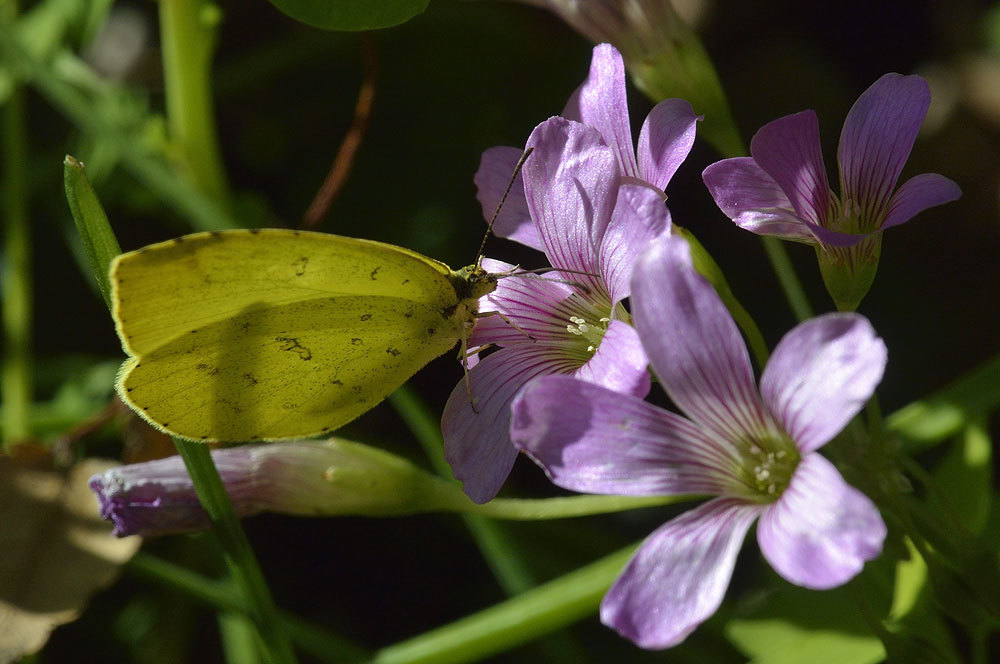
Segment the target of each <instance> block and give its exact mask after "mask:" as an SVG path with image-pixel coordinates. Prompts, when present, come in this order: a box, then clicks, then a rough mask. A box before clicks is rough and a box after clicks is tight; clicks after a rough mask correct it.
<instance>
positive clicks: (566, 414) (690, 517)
mask: <svg viewBox="0 0 1000 664" xmlns="http://www.w3.org/2000/svg"><path fill="white" fill-rule="evenodd" d="M631 302H632V305H633V311H634V317H635V325H636V329H637V330H638V332H639V336H640V338H641V339H642V342H643V345H644V346H645V348H646V352H647V354H648V356H649V360H650V365H651V366H652V368H653V370H654V373H655V374H656V376H657V377H658V378H659V380H660V382H661V384H662V385H663V387H664V389H665V390H666V392H667V394H668V395H669V396H670V398H671V399H672V400H673V402H674V403H675V404H676V405H677V407H678V408H679V409H680V410H681V411H683V412H684V413H685V414H686V415H687V417H682V416H680V415H676V414H674V413H671V412H668V411H665V410H663V409H661V408H657V407H655V406H652V405H650V404H648V403H646V402H645V401H643V400H641V399H639V398H637V397H635V396H632V395H627V394H619V393H616V392H612V391H610V390H607V389H605V388H602V387H600V386H598V385H593V384H589V383H585V382H582V381H579V380H576V379H574V378H572V377H569V376H548V377H544V378H540V379H537V380H535V381H533V382H531V383H530V384H529V385H528V386H527V387H526V388H525V389H524V390H523V391H522V392H521V394H520V396H519V397H518V398H517V400H516V401H515V402H514V406H513V411H514V421H513V424H512V426H511V436H512V437H513V439H514V442H515V444H517V445H518V446H519V447H520V448H521V449H523V450H524V451H525V452H527V453H528V454H529V455H530V456H531V457H532V458H533V459H534V460H535V461H536V462H537V463H538V464H539V465H540V466H542V467H543V468H544V469H545V472H546V473H547V474H548V475H549V477H550V478H551V479H552V481H553V482H555V483H556V484H558V485H559V486H561V487H564V488H567V489H572V490H575V491H585V492H591V493H604V494H618V495H663V494H668V495H671V494H672V495H684V494H708V495H712V496H715V498H713V499H711V500H709V501H707V502H705V503H703V504H701V505H699V506H698V507H696V508H694V509H692V510H690V511H688V512H686V513H684V514H682V515H680V516H679V517H677V518H675V519H673V520H672V521H670V522H668V523H666V524H665V525H663V526H662V527H660V528H659V529H658V530H657V531H655V532H654V533H653V534H652V535H650V536H649V537H648V538H647V539H646V541H645V542H643V544H642V545H641V547H640V548H639V550H638V551H637V552H636V554H635V556H633V558H632V559H631V560H630V561H629V563H628V565H627V566H626V567H625V569H624V570H623V571H622V573H621V575H620V576H619V577H618V579H617V581H615V583H614V585H613V586H612V587H611V589H610V590H609V591H608V593H607V594H606V595H605V597H604V601H603V603H602V605H601V620H602V621H603V622H604V623H605V624H606V625H609V626H611V627H613V628H615V629H616V630H618V631H619V632H620V633H621V634H622V635H624V636H626V637H628V638H630V639H632V640H633V641H635V642H636V643H637V644H639V645H640V646H643V647H646V648H666V647H670V646H673V645H676V644H678V643H680V642H681V641H683V640H684V638H685V637H686V636H687V635H688V634H690V633H691V632H692V631H693V630H694V629H695V628H696V627H697V626H698V625H699V624H700V623H701V622H702V621H704V620H705V619H706V618H708V617H709V616H710V615H711V614H712V613H714V612H715V610H716V609H717V608H718V606H719V604H720V603H721V601H722V597H723V594H724V593H725V590H726V586H727V585H728V584H729V579H730V577H731V576H732V572H733V566H734V564H735V562H736V555H737V553H738V552H739V549H740V546H741V544H742V542H743V539H744V537H745V535H746V533H747V531H748V529H749V528H750V526H751V524H752V523H753V522H754V521H755V520H757V519H759V520H760V522H759V525H758V527H757V540H758V543H759V544H760V549H761V552H762V553H763V554H764V557H765V558H766V559H767V560H768V561H769V562H770V563H771V566H772V567H773V568H774V569H775V571H777V572H778V573H779V574H780V575H781V576H783V577H784V578H785V579H787V580H789V581H791V582H792V583H795V584H798V585H800V586H805V587H807V588H814V589H824V588H831V587H834V586H838V585H840V584H842V583H845V582H846V581H848V580H849V579H851V578H852V577H853V576H854V575H856V574H857V573H858V572H859V571H860V570H861V568H862V566H863V564H864V562H865V561H867V560H871V559H873V558H875V557H876V556H877V555H879V553H880V552H881V548H882V542H883V540H884V539H885V534H886V528H885V524H884V523H883V521H882V518H881V516H880V515H879V512H878V509H877V508H876V507H875V505H874V504H873V503H872V502H871V500H869V499H868V498H867V497H866V496H865V495H864V494H863V493H861V492H860V491H858V490H857V489H854V488H853V487H851V486H849V485H848V484H846V483H845V482H844V480H843V478H842V477H841V475H840V473H839V472H837V470H836V469H835V468H834V467H833V465H832V464H831V463H830V462H829V461H827V460H826V459H825V458H824V457H823V456H821V455H820V454H819V453H818V452H817V450H818V449H819V448H820V447H822V446H823V445H825V444H826V443H827V442H829V441H830V439H831V438H833V437H834V436H835V435H836V434H837V433H838V432H839V431H840V430H841V429H842V428H843V427H844V425H846V424H847V422H848V421H849V420H850V419H851V418H852V417H853V416H854V415H855V414H856V413H857V412H858V410H859V409H860V408H861V407H862V405H863V404H864V403H865V402H866V401H867V400H868V398H869V397H870V396H871V395H872V393H873V391H874V389H875V386H876V385H877V384H878V382H879V380H880V379H881V377H882V373H883V370H884V368H885V362H886V348H885V344H884V343H883V342H882V340H881V339H879V338H878V337H877V336H876V335H875V332H874V330H873V329H872V327H871V325H870V324H869V322H868V321H867V320H866V319H865V318H863V317H862V316H859V315H856V314H829V315H826V316H822V317H820V318H815V319H812V320H810V321H807V322H804V323H802V324H800V325H799V326H798V327H796V328H795V329H793V330H792V331H791V332H789V333H788V334H787V335H785V337H784V339H782V340H781V343H779V344H778V346H777V348H776V349H775V351H774V354H773V356H772V357H771V360H770V362H769V363H768V365H767V367H766V368H765V369H764V372H763V375H762V377H761V380H760V389H759V390H758V388H757V387H756V386H755V385H754V381H753V372H752V370H751V368H750V361H749V357H748V355H747V351H746V346H745V345H744V344H743V341H742V339H741V337H740V334H739V331H738V330H737V328H736V325H735V323H734V322H733V319H732V318H731V317H730V315H729V313H728V312H727V311H726V309H725V307H724V306H723V304H722V302H721V300H720V299H719V297H718V296H717V295H716V294H715V291H714V290H713V289H712V287H711V286H710V285H709V284H708V282H706V281H705V280H704V279H703V278H702V277H701V276H699V275H698V274H697V273H696V272H695V271H694V269H693V268H692V266H691V258H690V254H689V250H688V247H687V244H686V243H685V242H684V241H683V240H682V239H681V238H677V237H666V238H661V239H658V240H656V241H654V242H653V244H652V245H651V246H650V247H649V248H648V249H647V250H646V251H644V252H643V254H642V255H641V256H640V257H639V260H638V262H637V263H636V266H635V270H634V274H633V276H632V299H631Z"/></svg>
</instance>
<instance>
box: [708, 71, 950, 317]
mask: <svg viewBox="0 0 1000 664" xmlns="http://www.w3.org/2000/svg"><path fill="white" fill-rule="evenodd" d="M930 101H931V97H930V91H929V89H928V87H927V83H926V82H925V81H924V80H923V79H922V78H920V77H919V76H903V75H901V74H886V75H885V76H883V77H882V78H880V79H879V80H877V81H875V83H873V84H872V86H871V87H870V88H868V89H867V90H866V91H865V92H864V93H863V94H862V95H861V96H860V97H859V98H858V100H857V101H856V102H855V103H854V107H853V108H851V111H850V113H848V115H847V119H846V120H845V121H844V128H843V131H842V132H841V134H840V148H839V149H838V151H837V162H838V166H839V171H840V192H841V195H840V197H839V198H838V197H837V196H836V195H835V194H834V193H833V192H832V191H831V190H830V185H829V184H828V182H827V178H826V169H825V166H824V165H823V154H822V151H821V149H820V142H819V122H818V120H817V118H816V113H815V112H814V111H811V110H809V111H802V112H801V113H795V114H793V115H787V116H785V117H783V118H779V119H777V120H774V121H773V122H770V123H768V124H766V125H764V126H763V127H761V129H760V130H759V131H758V132H757V133H756V135H754V137H753V140H752V141H751V143H750V154H751V156H750V157H740V158H736V159H723V160H722V161H718V162H716V163H714V164H712V165H711V166H709V167H708V168H706V169H705V171H704V173H703V174H702V176H703V178H704V180H705V184H706V185H707V186H708V189H709V191H710V192H711V193H712V196H713V197H714V198H715V202H716V203H717V204H718V206H719V208H720V209H721V210H722V211H723V212H724V213H725V214H726V216H728V217H729V218H731V219H732V220H733V221H734V222H735V223H736V225H737V226H740V227H741V228H745V229H746V230H749V231H752V232H754V233H757V234H759V235H774V236H777V237H781V238H783V239H786V240H795V241H799V242H806V243H810V244H814V245H818V249H819V255H820V258H821V267H824V261H825V262H826V263H827V264H828V266H826V267H824V275H823V276H824V279H825V280H826V281H827V288H828V289H829V290H830V291H831V295H833V296H834V300H836V301H837V302H838V305H840V304H841V303H843V305H844V306H843V307H842V308H849V309H853V308H854V307H856V306H857V302H860V300H861V298H863V297H864V295H865V293H866V292H867V291H868V287H869V286H870V285H871V281H872V280H873V279H874V277H875V268H876V267H877V265H878V257H879V250H880V248H881V231H883V230H885V229H887V228H890V227H892V226H898V225H899V224H902V223H903V222H905V221H909V220H910V219H911V218H912V217H913V216H915V215H916V214H917V213H919V212H921V211H923V210H925V209H927V208H929V207H933V206H935V205H940V204H942V203H947V202H948V201H953V200H955V199H956V198H958V197H959V196H961V193H962V192H961V191H960V190H959V188H958V186H957V185H956V184H955V183H954V182H952V181H951V180H949V179H948V178H946V177H944V176H942V175H938V174H936V173H924V174H922V175H917V176H915V177H913V178H910V179H909V180H907V181H906V182H904V183H903V185H902V186H901V187H899V189H896V182H897V180H898V179H899V175H900V173H901V172H902V170H903V165H904V164H905V163H906V159H907V158H908V157H909V155H910V150H911V149H912V147H913V142H914V140H915V139H916V137H917V131H918V130H919V129H920V125H921V123H922V122H923V120H924V116H925V115H926V114H927V108H928V106H929V105H930ZM838 272H844V273H845V274H838ZM831 279H832V280H834V282H835V283H833V284H831ZM852 301H853V302H852Z"/></svg>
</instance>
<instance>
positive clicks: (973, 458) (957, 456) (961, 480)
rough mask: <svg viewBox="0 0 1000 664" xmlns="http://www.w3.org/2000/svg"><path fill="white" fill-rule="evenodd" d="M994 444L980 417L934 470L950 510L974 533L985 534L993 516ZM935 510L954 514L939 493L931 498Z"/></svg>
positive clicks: (984, 422)
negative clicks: (941, 500) (987, 524)
mask: <svg viewBox="0 0 1000 664" xmlns="http://www.w3.org/2000/svg"><path fill="white" fill-rule="evenodd" d="M992 448H993V444H992V442H991V441H990V435H989V430H988V428H987V422H986V418H985V417H979V418H976V419H975V420H974V421H972V422H970V423H969V424H968V426H966V427H965V429H964V430H963V431H962V434H961V435H960V436H959V437H958V438H956V439H955V442H954V443H952V445H951V447H950V449H949V450H948V454H946V455H945V457H944V459H942V460H941V463H940V464H939V465H938V467H937V469H936V470H935V471H934V476H935V478H936V480H937V483H938V486H939V487H940V488H941V489H942V491H943V492H944V494H945V495H946V496H947V500H948V502H949V507H950V508H951V509H953V510H954V513H955V514H956V515H957V516H958V518H959V519H961V521H962V525H963V526H965V527H966V528H968V529H969V531H970V532H972V533H976V534H978V533H981V532H983V528H985V527H986V521H987V519H989V514H990V501H991V499H992V497H993V496H992V490H993V463H992V457H993V454H992ZM928 499H929V501H930V503H931V507H932V508H933V509H936V510H938V512H939V513H942V512H943V513H944V514H945V515H946V516H948V515H950V514H951V511H950V509H949V508H948V507H945V506H942V505H941V504H940V500H939V498H938V496H937V494H936V493H931V494H930V496H929V497H928ZM945 522H947V521H945Z"/></svg>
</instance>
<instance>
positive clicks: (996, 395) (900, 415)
mask: <svg viewBox="0 0 1000 664" xmlns="http://www.w3.org/2000/svg"><path fill="white" fill-rule="evenodd" d="M998 371H1000V355H994V356H993V357H991V358H990V359H988V360H986V361H985V362H983V363H982V364H981V365H979V366H978V367H976V368H975V369H973V370H972V371H970V372H969V373H967V374H966V375H964V376H962V377H961V378H959V379H957V380H956V381H954V382H953V383H951V384H950V385H948V386H946V387H944V388H943V389H941V390H938V391H937V392H935V393H934V394H931V395H929V396H927V397H925V398H923V399H919V400H917V401H914V402H913V403H911V404H909V405H907V406H904V407H903V408H900V409H899V410H897V411H896V412H895V413H893V414H892V415H890V416H889V418H888V419H887V420H886V427H887V428H888V429H889V430H890V431H893V432H895V433H898V434H899V435H900V437H902V439H903V451H904V452H907V453H908V454H913V453H915V452H917V451H919V450H922V449H925V448H927V447H931V446H932V445H936V444H938V443H940V442H942V441H944V440H946V439H947V438H948V437H950V436H953V435H955V434H957V433H958V432H959V431H961V430H962V427H964V426H965V425H966V424H967V423H968V422H969V421H970V420H971V419H972V418H975V417H978V416H979V415H983V414H985V413H990V412H992V411H993V410H995V409H996V408H997V406H998V405H1000V380H997V378H996V377H997V372H998Z"/></svg>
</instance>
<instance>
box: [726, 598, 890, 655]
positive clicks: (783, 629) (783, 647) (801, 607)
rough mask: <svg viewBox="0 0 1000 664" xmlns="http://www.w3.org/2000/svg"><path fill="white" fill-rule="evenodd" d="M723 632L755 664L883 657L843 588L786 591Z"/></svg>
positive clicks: (768, 599)
mask: <svg viewBox="0 0 1000 664" xmlns="http://www.w3.org/2000/svg"><path fill="white" fill-rule="evenodd" d="M725 631H726V638H727V639H728V640H729V641H730V642H731V643H732V644H733V645H734V646H736V647H737V648H738V649H740V650H741V651H742V652H743V653H744V654H745V655H747V656H748V657H750V658H751V659H750V661H751V662H752V664H800V663H801V662H809V663H810V664H874V663H875V662H881V661H882V659H883V658H884V657H885V649H884V648H883V646H882V642H881V641H879V639H878V638H877V637H875V636H874V635H873V634H872V633H871V630H869V629H868V626H867V625H866V624H865V622H864V620H863V619H862V618H861V616H860V614H859V613H858V608H857V605H856V604H855V602H854V601H853V599H852V598H851V595H850V593H848V592H847V590H846V589H844V588H837V589H835V590H826V591H822V592H817V591H811V590H805V589H801V588H793V587H785V588H782V589H781V590H780V591H778V592H776V593H774V594H773V595H771V596H769V597H768V598H767V600H766V601H765V602H763V603H762V604H761V605H759V606H758V607H756V608H755V610H754V611H753V613H752V615H750V616H747V617H744V618H734V619H733V620H730V621H729V623H728V624H727V625H726V630H725Z"/></svg>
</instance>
